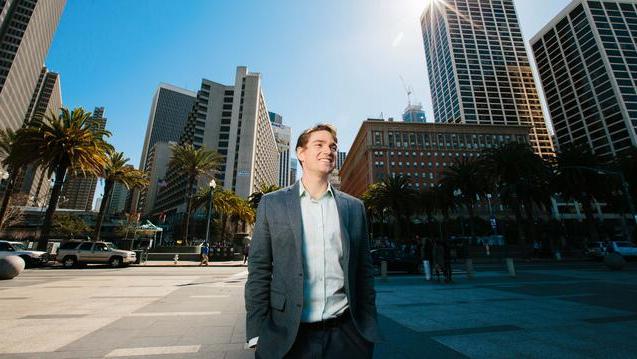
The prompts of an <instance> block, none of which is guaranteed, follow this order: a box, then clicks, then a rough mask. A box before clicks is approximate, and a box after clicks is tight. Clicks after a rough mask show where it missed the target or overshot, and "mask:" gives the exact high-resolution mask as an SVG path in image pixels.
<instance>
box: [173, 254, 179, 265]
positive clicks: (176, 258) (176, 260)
mask: <svg viewBox="0 0 637 359" xmlns="http://www.w3.org/2000/svg"><path fill="white" fill-rule="evenodd" d="M173 260H174V264H175V265H177V262H178V261H179V253H178V254H175V258H173Z"/></svg>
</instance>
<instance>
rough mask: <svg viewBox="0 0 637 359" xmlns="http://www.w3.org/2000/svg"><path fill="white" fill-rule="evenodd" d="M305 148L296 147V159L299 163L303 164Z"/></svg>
mask: <svg viewBox="0 0 637 359" xmlns="http://www.w3.org/2000/svg"><path fill="white" fill-rule="evenodd" d="M304 152H305V148H303V147H297V148H296V159H297V160H299V162H303V157H305V154H304Z"/></svg>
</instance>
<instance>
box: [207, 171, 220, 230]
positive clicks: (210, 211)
mask: <svg viewBox="0 0 637 359" xmlns="http://www.w3.org/2000/svg"><path fill="white" fill-rule="evenodd" d="M209 185H210V203H209V204H208V218H207V219H206V243H209V242H210V219H211V218H212V209H213V206H212V200H213V197H214V192H215V188H216V187H217V183H216V182H215V180H214V179H213V180H211V181H210V184H209Z"/></svg>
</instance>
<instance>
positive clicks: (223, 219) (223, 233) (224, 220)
mask: <svg viewBox="0 0 637 359" xmlns="http://www.w3.org/2000/svg"><path fill="white" fill-rule="evenodd" d="M226 224H228V215H227V214H225V213H224V214H223V215H222V216H221V240H222V241H225V240H226Z"/></svg>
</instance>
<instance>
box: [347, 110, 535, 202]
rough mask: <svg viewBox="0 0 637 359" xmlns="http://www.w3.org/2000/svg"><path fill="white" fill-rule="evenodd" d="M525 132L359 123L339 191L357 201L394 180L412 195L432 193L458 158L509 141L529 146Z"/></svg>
mask: <svg viewBox="0 0 637 359" xmlns="http://www.w3.org/2000/svg"><path fill="white" fill-rule="evenodd" d="M529 129H530V128H529V127H527V126H512V125H506V126H504V125H468V124H453V123H407V122H390V121H383V120H377V119H368V120H366V121H363V123H362V125H361V127H360V129H359V130H358V134H357V135H356V138H355V139H354V141H353V143H352V146H351V148H350V150H349V153H348V154H347V158H346V159H345V163H344V164H343V167H342V169H341V171H340V176H341V190H342V191H344V192H347V193H349V194H351V195H353V196H357V197H360V195H361V194H363V193H364V192H365V191H366V190H367V187H368V186H369V185H370V184H372V183H375V182H379V181H382V180H383V179H384V178H386V177H388V176H393V175H396V176H397V175H403V176H406V177H408V178H410V179H411V185H412V186H413V188H414V189H417V190H418V189H424V188H427V187H434V186H435V184H436V183H437V182H438V180H439V179H440V177H441V175H442V173H443V172H444V170H445V169H446V168H447V167H449V166H451V165H452V164H453V163H454V161H455V160H456V159H459V158H460V157H479V156H480V151H482V150H483V149H485V148H491V147H494V146H497V145H499V144H502V143H507V142H511V141H517V142H527V143H528V142H529Z"/></svg>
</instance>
